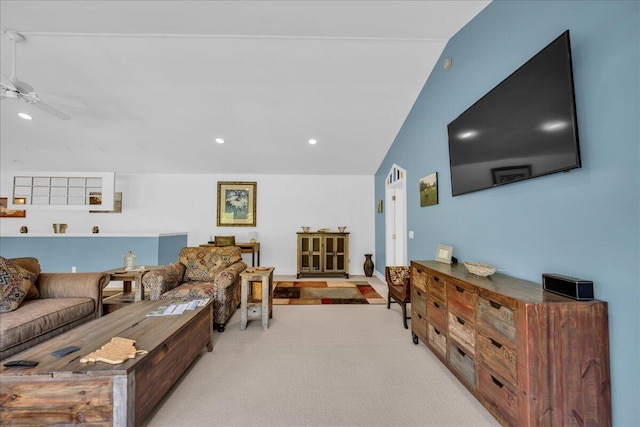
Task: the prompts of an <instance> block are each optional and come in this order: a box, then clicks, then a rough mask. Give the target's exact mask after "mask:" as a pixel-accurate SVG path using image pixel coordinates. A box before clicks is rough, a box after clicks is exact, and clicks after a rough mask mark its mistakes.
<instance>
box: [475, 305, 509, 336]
mask: <svg viewBox="0 0 640 427" xmlns="http://www.w3.org/2000/svg"><path fill="white" fill-rule="evenodd" d="M476 324H477V326H478V328H479V329H480V330H481V331H484V332H486V335H489V336H493V337H495V338H497V339H498V340H500V341H503V340H506V341H508V342H511V343H514V344H515V340H516V316H515V312H514V311H513V310H512V309H510V308H509V307H506V306H504V305H502V304H500V303H498V302H496V301H491V300H489V299H486V298H484V297H482V296H479V297H478V314H477V317H476Z"/></svg>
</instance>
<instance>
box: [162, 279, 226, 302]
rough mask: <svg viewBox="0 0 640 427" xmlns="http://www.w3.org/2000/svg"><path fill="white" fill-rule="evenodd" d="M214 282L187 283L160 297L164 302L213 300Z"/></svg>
mask: <svg viewBox="0 0 640 427" xmlns="http://www.w3.org/2000/svg"><path fill="white" fill-rule="evenodd" d="M214 292H215V284H214V283H213V282H185V283H183V284H182V285H180V286H178V287H177V288H174V289H172V290H170V291H169V292H165V293H164V294H162V295H160V299H162V300H193V299H205V298H213V295H214Z"/></svg>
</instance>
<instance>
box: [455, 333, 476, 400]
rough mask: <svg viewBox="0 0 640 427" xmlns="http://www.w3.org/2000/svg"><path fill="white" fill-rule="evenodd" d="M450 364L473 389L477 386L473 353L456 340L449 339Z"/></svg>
mask: <svg viewBox="0 0 640 427" xmlns="http://www.w3.org/2000/svg"><path fill="white" fill-rule="evenodd" d="M449 366H451V368H452V369H453V370H454V371H456V372H457V373H458V374H459V375H460V376H461V377H462V378H464V381H465V382H467V384H468V385H470V386H471V387H472V388H473V389H475V388H476V364H475V362H474V361H473V358H472V357H471V355H469V354H468V353H467V352H465V351H464V350H463V349H462V348H460V347H459V346H458V345H457V344H456V343H455V342H454V341H449Z"/></svg>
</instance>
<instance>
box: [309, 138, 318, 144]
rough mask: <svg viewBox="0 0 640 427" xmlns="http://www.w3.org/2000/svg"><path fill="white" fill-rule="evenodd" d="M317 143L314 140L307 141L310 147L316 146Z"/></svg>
mask: <svg viewBox="0 0 640 427" xmlns="http://www.w3.org/2000/svg"><path fill="white" fill-rule="evenodd" d="M317 143H318V141H317V140H315V139H310V140H309V144H311V145H316V144H317Z"/></svg>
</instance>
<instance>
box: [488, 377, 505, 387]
mask: <svg viewBox="0 0 640 427" xmlns="http://www.w3.org/2000/svg"><path fill="white" fill-rule="evenodd" d="M489 376H490V377H491V380H492V381H493V383H494V384H495V385H497V386H498V387H500V388H502V387H504V384H502V383H501V382H500V381H498V380H497V379H495V377H494V376H493V375H491V374H489Z"/></svg>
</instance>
